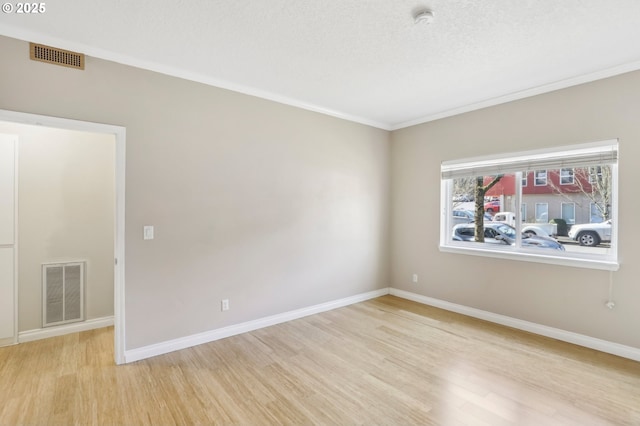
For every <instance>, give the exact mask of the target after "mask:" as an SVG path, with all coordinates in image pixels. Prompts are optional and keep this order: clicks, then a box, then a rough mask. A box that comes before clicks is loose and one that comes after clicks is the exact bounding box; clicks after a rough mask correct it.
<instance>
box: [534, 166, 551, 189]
mask: <svg viewBox="0 0 640 426" xmlns="http://www.w3.org/2000/svg"><path fill="white" fill-rule="evenodd" d="M538 172H544V183H538ZM548 181H549V173H548V172H547V171H546V170H542V169H540V170H534V171H533V186H547V183H548Z"/></svg>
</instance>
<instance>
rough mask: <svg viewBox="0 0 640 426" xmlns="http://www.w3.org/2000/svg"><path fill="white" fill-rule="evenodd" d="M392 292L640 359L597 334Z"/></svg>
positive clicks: (639, 354)
mask: <svg viewBox="0 0 640 426" xmlns="http://www.w3.org/2000/svg"><path fill="white" fill-rule="evenodd" d="M389 293H390V294H392V295H393V296H398V297H401V298H403V299H408V300H413V301H414V302H418V303H423V304H425V305H430V306H435V307H436V308H441V309H445V310H447V311H452V312H457V313H459V314H463V315H467V316H470V317H474V318H479V319H482V320H485V321H490V322H493V323H496V324H501V325H506V326H507V327H512V328H516V329H518V330H524V331H528V332H530V333H535V334H539V335H541V336H546V337H551V338H552V339H556V340H561V341H563V342H568V343H573V344H575V345H579V346H584V347H587V348H591V349H595V350H598V351H601V352H606V353H610V354H613V355H617V356H621V357H623V358H629V359H632V360H634V361H640V349H639V348H634V347H632V346H625V345H621V344H618V343H613V342H609V341H606V340H601V339H596V338H595V337H589V336H585V335H583V334H578V333H573V332H571V331H565V330H561V329H558V328H553V327H548V326H546V325H540V324H536V323H533V322H529V321H523V320H520V319H517V318H512V317H508V316H505V315H500V314H494V313H492V312H487V311H483V310H480V309H475V308H470V307H468V306H464V305H458V304H455V303H451V302H447V301H444V300H440V299H434V298H432V297H427V296H422V295H420V294H415V293H411V292H408V291H404V290H398V289H395V288H391V289H390V290H389Z"/></svg>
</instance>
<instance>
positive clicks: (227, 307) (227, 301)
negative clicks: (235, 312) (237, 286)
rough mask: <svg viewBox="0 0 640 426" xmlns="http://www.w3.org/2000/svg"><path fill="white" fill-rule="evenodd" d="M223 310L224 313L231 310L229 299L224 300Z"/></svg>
mask: <svg viewBox="0 0 640 426" xmlns="http://www.w3.org/2000/svg"><path fill="white" fill-rule="evenodd" d="M221 305H222V306H221V308H222V310H223V311H228V310H229V299H222V303H221Z"/></svg>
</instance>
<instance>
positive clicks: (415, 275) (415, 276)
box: [413, 274, 418, 283]
mask: <svg viewBox="0 0 640 426" xmlns="http://www.w3.org/2000/svg"><path fill="white" fill-rule="evenodd" d="M413 282H414V283H417V282H418V274H413Z"/></svg>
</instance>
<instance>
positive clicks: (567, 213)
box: [560, 203, 576, 225]
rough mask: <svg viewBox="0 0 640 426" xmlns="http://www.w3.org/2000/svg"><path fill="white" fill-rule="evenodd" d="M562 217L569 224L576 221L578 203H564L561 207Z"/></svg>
mask: <svg viewBox="0 0 640 426" xmlns="http://www.w3.org/2000/svg"><path fill="white" fill-rule="evenodd" d="M561 210H562V211H561V213H560V215H561V216H562V219H563V220H564V221H565V222H567V224H569V225H573V224H574V223H576V205H575V203H562V207H561Z"/></svg>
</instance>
